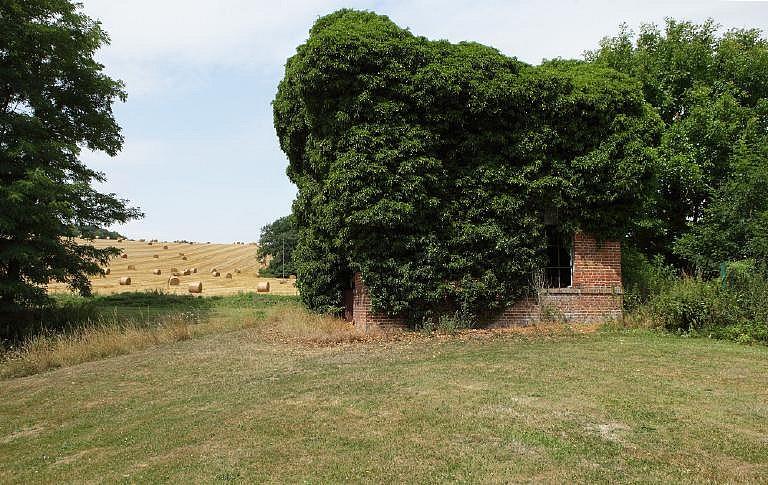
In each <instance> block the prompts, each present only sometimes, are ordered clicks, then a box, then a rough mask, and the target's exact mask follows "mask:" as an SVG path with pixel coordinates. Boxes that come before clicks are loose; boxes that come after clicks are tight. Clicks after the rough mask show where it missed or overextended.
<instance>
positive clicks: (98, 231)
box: [78, 224, 125, 239]
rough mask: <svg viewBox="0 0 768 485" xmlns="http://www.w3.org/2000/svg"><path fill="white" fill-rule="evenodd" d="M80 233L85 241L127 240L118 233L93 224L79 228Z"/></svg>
mask: <svg viewBox="0 0 768 485" xmlns="http://www.w3.org/2000/svg"><path fill="white" fill-rule="evenodd" d="M78 230H79V231H80V237H82V238H84V239H94V238H110V239H120V238H125V236H123V235H122V234H120V233H119V232H117V231H110V230H109V229H104V228H103V227H97V226H94V225H93V224H91V225H88V226H82V227H80V228H78Z"/></svg>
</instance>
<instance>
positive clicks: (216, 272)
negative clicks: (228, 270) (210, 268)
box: [211, 271, 221, 277]
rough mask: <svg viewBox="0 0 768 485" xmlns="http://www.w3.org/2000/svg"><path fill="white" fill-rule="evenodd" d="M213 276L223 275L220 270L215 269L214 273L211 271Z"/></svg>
mask: <svg viewBox="0 0 768 485" xmlns="http://www.w3.org/2000/svg"><path fill="white" fill-rule="evenodd" d="M211 276H214V277H219V276H221V273H219V272H218V271H214V272H213V273H211Z"/></svg>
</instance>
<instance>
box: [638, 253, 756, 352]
mask: <svg viewBox="0 0 768 485" xmlns="http://www.w3.org/2000/svg"><path fill="white" fill-rule="evenodd" d="M728 275H729V276H728V281H729V284H726V285H723V284H722V283H721V281H719V280H702V279H698V278H682V279H679V280H677V281H676V282H675V283H674V284H673V285H672V286H670V287H669V288H668V289H666V290H665V291H663V292H662V293H660V294H658V295H655V296H654V297H653V298H651V300H650V302H649V303H648V307H647V309H646V310H647V311H648V312H649V314H650V316H651V317H652V318H654V319H657V320H658V321H659V322H660V324H661V325H662V326H663V327H664V328H666V329H667V330H672V331H677V332H686V333H694V334H699V335H706V336H711V337H715V338H723V339H729V340H736V341H738V342H745V343H750V342H762V343H768V278H766V275H765V273H764V272H761V271H758V270H756V269H754V264H753V263H751V262H737V263H731V264H729V265H728Z"/></svg>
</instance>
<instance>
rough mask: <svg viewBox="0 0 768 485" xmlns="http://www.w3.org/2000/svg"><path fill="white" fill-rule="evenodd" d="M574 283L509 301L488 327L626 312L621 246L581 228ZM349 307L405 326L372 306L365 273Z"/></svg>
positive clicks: (359, 323) (382, 322) (366, 321)
mask: <svg viewBox="0 0 768 485" xmlns="http://www.w3.org/2000/svg"><path fill="white" fill-rule="evenodd" d="M573 249H574V251H573V252H574V256H573V257H574V261H573V264H574V267H573V287H570V288H552V289H546V290H542V291H540V292H539V295H538V297H530V298H525V299H523V300H520V301H518V302H517V303H515V304H514V305H512V306H510V307H509V308H507V309H506V310H504V312H502V313H501V314H500V315H499V316H498V317H496V318H494V319H493V320H492V321H488V322H481V323H482V324H483V325H485V326H488V327H510V326H519V325H531V324H534V323H538V322H546V321H564V322H568V323H595V322H602V321H606V320H612V319H616V320H618V319H620V318H621V315H622V289H621V246H620V244H619V243H618V242H612V241H602V242H599V241H597V240H596V239H595V238H593V237H591V236H589V235H586V234H582V233H577V234H576V235H574V239H573ZM351 303H352V308H351V311H350V312H349V313H350V314H351V316H352V321H353V322H354V323H355V326H356V327H357V328H359V329H361V330H365V331H367V330H369V329H372V328H382V327H384V328H386V327H405V326H406V323H405V321H404V320H403V319H400V318H396V317H389V316H386V315H379V314H375V313H373V312H371V298H370V295H369V293H368V288H367V287H366V286H365V285H364V284H363V280H362V278H361V277H360V274H359V273H357V274H355V277H354V290H353V295H352V298H351Z"/></svg>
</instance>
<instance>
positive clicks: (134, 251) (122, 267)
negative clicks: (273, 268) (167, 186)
mask: <svg viewBox="0 0 768 485" xmlns="http://www.w3.org/2000/svg"><path fill="white" fill-rule="evenodd" d="M83 242H84V243H85V241H83ZM88 243H92V244H93V245H94V246H96V247H106V246H115V247H118V248H121V249H123V250H124V252H125V254H127V255H128V258H127V259H122V258H119V257H118V258H115V259H113V260H112V262H111V263H110V265H109V266H108V267H109V269H110V270H111V274H109V275H107V276H105V277H103V278H100V277H96V278H94V279H93V280H92V283H93V291H94V293H96V294H111V293H122V292H131V291H141V290H162V291H164V292H166V293H173V294H186V293H187V292H188V289H187V286H188V284H189V283H191V282H194V281H202V283H203V294H204V295H231V294H236V293H239V292H250V291H256V285H257V284H258V283H260V282H264V281H268V282H269V284H270V293H271V294H274V295H295V294H297V290H296V287H295V286H294V284H293V283H294V281H293V280H290V279H286V280H283V279H280V278H262V277H260V276H259V271H258V270H259V267H260V265H259V262H258V260H257V259H256V249H257V246H256V245H252V244H206V243H195V244H180V243H166V242H157V243H153V244H152V245H151V246H150V245H149V244H148V243H147V242H140V241H128V240H126V241H124V242H117V241H115V240H105V239H96V240H94V241H92V242H91V241H88ZM164 245H166V246H168V249H163V246H164ZM179 253H184V255H185V256H186V257H187V260H186V261H185V260H183V259H182V256H181V254H179ZM154 255H157V256H158V257H157V258H154V257H153V256H154ZM129 265H134V266H136V269H135V270H129V269H128V266H129ZM194 267H196V268H197V270H198V271H197V274H192V275H190V276H181V277H180V279H181V284H180V285H179V286H170V285H169V284H168V278H169V277H170V276H171V268H177V269H179V270H181V271H183V270H184V269H187V268H194ZM212 268H216V269H218V270H219V271H220V273H221V276H218V277H214V276H212V275H211V273H210V270H211V269H212ZM154 269H160V270H161V274H160V275H159V276H158V275H154V274H152V270H154ZM235 269H240V271H241V273H240V274H237V273H235ZM226 273H232V279H226V278H225V275H226ZM122 276H130V277H131V285H130V286H120V277H122ZM49 291H51V292H64V291H67V287H66V285H63V284H52V285H50V286H49Z"/></svg>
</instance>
